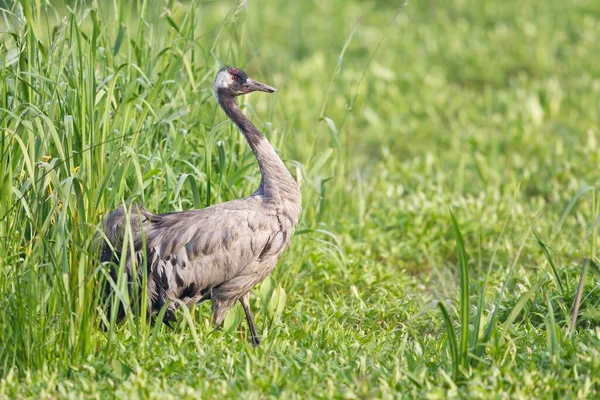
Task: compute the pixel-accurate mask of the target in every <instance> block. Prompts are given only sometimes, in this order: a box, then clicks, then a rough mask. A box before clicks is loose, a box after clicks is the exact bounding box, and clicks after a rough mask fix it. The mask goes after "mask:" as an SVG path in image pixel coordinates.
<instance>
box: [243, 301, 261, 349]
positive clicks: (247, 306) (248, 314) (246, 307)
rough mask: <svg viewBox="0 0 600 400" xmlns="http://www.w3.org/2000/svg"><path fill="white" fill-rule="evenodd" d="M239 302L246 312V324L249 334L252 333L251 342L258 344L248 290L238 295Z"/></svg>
mask: <svg viewBox="0 0 600 400" xmlns="http://www.w3.org/2000/svg"><path fill="white" fill-rule="evenodd" d="M240 303H242V307H244V312H245V313H246V320H247V321H248V326H249V327H250V334H251V335H252V344H253V345H255V346H258V344H259V343H260V340H259V339H258V335H257V334H256V326H254V315H252V310H251V309H250V292H248V293H246V294H245V295H243V296H242V297H240Z"/></svg>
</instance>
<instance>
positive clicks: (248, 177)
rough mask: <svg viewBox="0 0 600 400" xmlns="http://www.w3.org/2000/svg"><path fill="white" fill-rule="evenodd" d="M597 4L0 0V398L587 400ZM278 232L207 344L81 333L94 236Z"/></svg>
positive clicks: (88, 312)
mask: <svg viewBox="0 0 600 400" xmlns="http://www.w3.org/2000/svg"><path fill="white" fill-rule="evenodd" d="M598 38H600V2H598V1H594V0H572V1H569V2H565V1H560V0H547V1H542V0H530V1H517V0H505V1H477V0H456V1H439V0H420V1H411V2H402V1H394V0H378V1H377V0H365V1H362V0H356V1H348V0H329V1H296V2H293V1H285V0H264V1H254V0H247V1H242V2H240V1H233V0H230V1H225V0H223V1H182V2H178V1H174V0H164V1H163V0H155V1H152V0H134V1H125V0H113V1H108V0H107V1H89V2H84V1H76V0H73V1H66V2H63V1H56V0H50V1H41V0H21V1H10V0H8V1H6V0H4V1H0V157H1V158H0V172H1V173H0V177H1V179H2V180H1V187H0V398H36V399H37V398H51V399H54V398H132V399H135V398H140V399H141V398H157V399H169V398H172V399H187V398H189V399H191V398H234V397H241V398H251V399H252V398H256V399H259V398H260V399H262V398H279V397H281V398H298V399H300V398H307V397H308V398H346V399H357V398H361V399H366V398H386V399H387V398H390V399H391V398H427V399H445V398H454V397H460V398H481V399H488V398H498V399H501V398H511V399H513V398H524V399H526V398H561V399H562V398H565V399H569V398H580V399H585V398H589V399H591V398H598V397H600V367H599V366H600V269H599V267H598V266H599V265H600V259H599V257H598V245H599V244H600V243H599V240H598V234H597V230H598V225H600V196H599V189H600V179H599V176H598V165H599V163H600V153H599V141H600V51H599V49H600V47H599V45H598ZM224 64H227V65H233V66H236V67H239V68H242V69H244V70H246V71H247V72H248V73H249V74H250V76H252V77H254V78H256V79H258V80H260V81H262V82H265V83H267V84H269V85H272V86H275V87H277V88H278V89H279V92H278V93H276V94H273V95H266V94H254V95H250V96H248V97H246V98H244V99H242V100H241V101H242V104H243V109H244V110H245V112H246V113H247V114H248V115H249V116H251V118H252V120H253V121H254V123H255V124H256V125H257V126H258V127H259V128H260V129H261V130H262V131H263V132H264V133H265V135H266V136H267V137H268V138H269V140H270V141H271V143H273V145H274V146H275V147H276V149H277V151H278V152H279V154H280V155H281V157H282V158H283V159H284V161H285V163H286V165H287V167H288V168H289V170H290V171H291V173H292V175H293V176H294V177H295V178H296V179H297V181H298V182H299V183H300V184H301V188H302V195H303V210H304V211H303V214H302V217H301V221H300V224H299V227H298V230H297V232H296V235H295V236H294V238H293V239H292V243H291V246H290V248H289V249H288V251H287V252H286V254H285V255H284V257H283V258H282V260H281V261H280V263H279V265H278V267H277V268H276V269H275V271H274V273H273V275H272V276H271V277H270V278H269V279H267V280H266V281H265V282H263V283H262V284H261V285H259V286H257V287H256V288H255V290H254V296H253V297H252V300H251V301H252V306H253V308H254V310H255V317H256V322H257V328H258V330H259V335H260V336H261V338H262V343H261V345H260V346H259V347H256V348H255V347H253V346H252V344H251V343H250V341H249V332H248V329H247V326H246V324H245V321H244V318H243V311H242V310H241V308H240V307H238V306H236V307H235V308H234V309H233V310H232V311H231V312H230V314H229V315H228V317H227V320H226V322H225V327H224V329H223V331H221V332H215V331H214V327H213V325H212V322H211V311H210V305H209V304H201V305H199V306H197V307H195V308H192V309H190V310H189V311H188V310H180V311H179V312H178V314H177V317H178V323H177V324H176V325H175V326H174V329H169V328H168V327H166V326H164V325H161V324H156V325H152V324H149V323H148V322H147V321H145V318H143V316H140V317H138V316H136V312H135V310H130V312H129V313H128V317H127V318H126V320H125V322H124V323H123V324H121V325H114V324H111V325H110V327H109V329H108V330H106V331H103V330H101V329H98V325H99V321H100V319H101V318H102V310H101V307H100V305H99V296H98V291H97V287H98V285H99V284H100V283H101V282H103V281H104V279H105V276H106V271H107V266H106V265H100V264H99V262H98V252H97V247H96V245H95V237H96V233H97V231H98V229H99V227H100V226H101V223H102V221H103V218H105V217H106V215H107V213H108V212H110V210H112V209H114V208H116V207H118V206H120V205H122V204H124V202H127V203H129V202H138V203H143V204H145V206H146V207H147V208H148V209H149V210H150V211H152V212H155V213H160V212H168V211H173V210H185V209H190V208H199V207H205V206H207V205H210V204H214V203H218V202H222V201H226V200H230V199H234V198H239V197H243V196H246V195H249V194H251V193H252V192H253V191H254V189H255V188H256V187H257V186H258V184H259V171H258V168H257V165H256V162H255V159H254V158H253V155H252V153H251V151H250V150H249V148H248V146H247V144H246V143H245V141H244V138H243V136H242V135H241V134H240V133H239V131H238V130H237V129H236V128H235V127H234V126H233V125H232V124H231V123H230V122H228V120H227V117H226V116H225V115H224V113H223V112H222V111H221V110H220V109H219V107H218V106H217V103H216V101H215V98H214V95H213V93H212V84H213V80H214V76H215V74H216V71H218V69H219V68H220V67H221V65H224Z"/></svg>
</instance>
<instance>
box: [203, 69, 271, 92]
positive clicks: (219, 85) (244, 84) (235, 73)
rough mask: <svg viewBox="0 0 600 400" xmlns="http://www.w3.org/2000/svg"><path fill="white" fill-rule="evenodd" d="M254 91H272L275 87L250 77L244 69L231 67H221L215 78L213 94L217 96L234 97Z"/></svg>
mask: <svg viewBox="0 0 600 400" xmlns="http://www.w3.org/2000/svg"><path fill="white" fill-rule="evenodd" d="M255 91H260V92H267V93H273V92H276V91H277V89H275V88H274V87H271V86H269V85H265V84H264V83H261V82H258V81H255V80H254V79H250V78H248V74H246V73H245V72H244V71H242V70H241V69H237V68H233V67H223V68H221V69H220V70H219V72H218V73H217V77H216V78H215V94H216V95H217V97H221V96H231V97H235V96H240V95H242V94H247V93H251V92H255Z"/></svg>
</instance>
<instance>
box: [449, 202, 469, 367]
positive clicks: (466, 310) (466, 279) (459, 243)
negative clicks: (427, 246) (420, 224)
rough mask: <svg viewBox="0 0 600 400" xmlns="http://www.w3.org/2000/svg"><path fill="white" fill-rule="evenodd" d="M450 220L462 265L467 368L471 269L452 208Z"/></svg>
mask: <svg viewBox="0 0 600 400" xmlns="http://www.w3.org/2000/svg"><path fill="white" fill-rule="evenodd" d="M450 221H451V223H452V230H453V232H454V237H455V238H456V253H457V255H458V265H459V267H460V323H461V337H460V349H459V353H460V365H461V367H463V368H466V367H467V364H468V357H469V269H468V266H467V252H466V250H465V243H464V240H463V237H462V234H461V232H460V228H459V226H458V223H457V222H456V218H455V217H454V213H452V210H450Z"/></svg>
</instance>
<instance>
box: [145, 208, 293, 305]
mask: <svg viewBox="0 0 600 400" xmlns="http://www.w3.org/2000/svg"><path fill="white" fill-rule="evenodd" d="M145 231H146V236H147V239H146V246H147V249H148V252H147V254H148V257H149V266H150V271H149V273H150V275H151V277H152V280H153V281H155V283H156V285H157V289H156V290H157V292H161V291H164V292H165V293H164V295H165V296H167V297H178V298H181V297H187V298H194V297H198V296H200V295H201V293H200V292H201V291H202V290H207V288H211V287H214V286H217V285H219V284H220V283H223V282H225V281H227V280H229V279H231V278H233V277H235V276H236V275H238V274H239V273H240V272H241V271H242V270H243V269H244V268H245V267H246V266H248V265H250V264H251V263H253V262H256V261H260V259H261V258H263V257H266V256H271V255H273V254H274V253H275V252H278V251H279V250H281V249H282V248H283V247H284V246H285V242H286V240H285V239H286V238H285V235H284V234H282V233H281V232H280V226H279V222H278V218H277V214H276V212H275V210H270V209H269V208H266V207H264V206H262V205H261V204H260V203H258V202H253V201H248V200H236V201H231V202H227V203H222V204H218V205H216V206H213V207H209V208H205V209H202V210H190V211H184V212H177V213H169V214H161V215H152V216H150V218H149V222H148V223H147V226H146V229H145ZM159 294H160V293H159ZM159 297H160V296H159ZM159 300H160V299H159ZM160 303H161V301H159V304H160Z"/></svg>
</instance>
